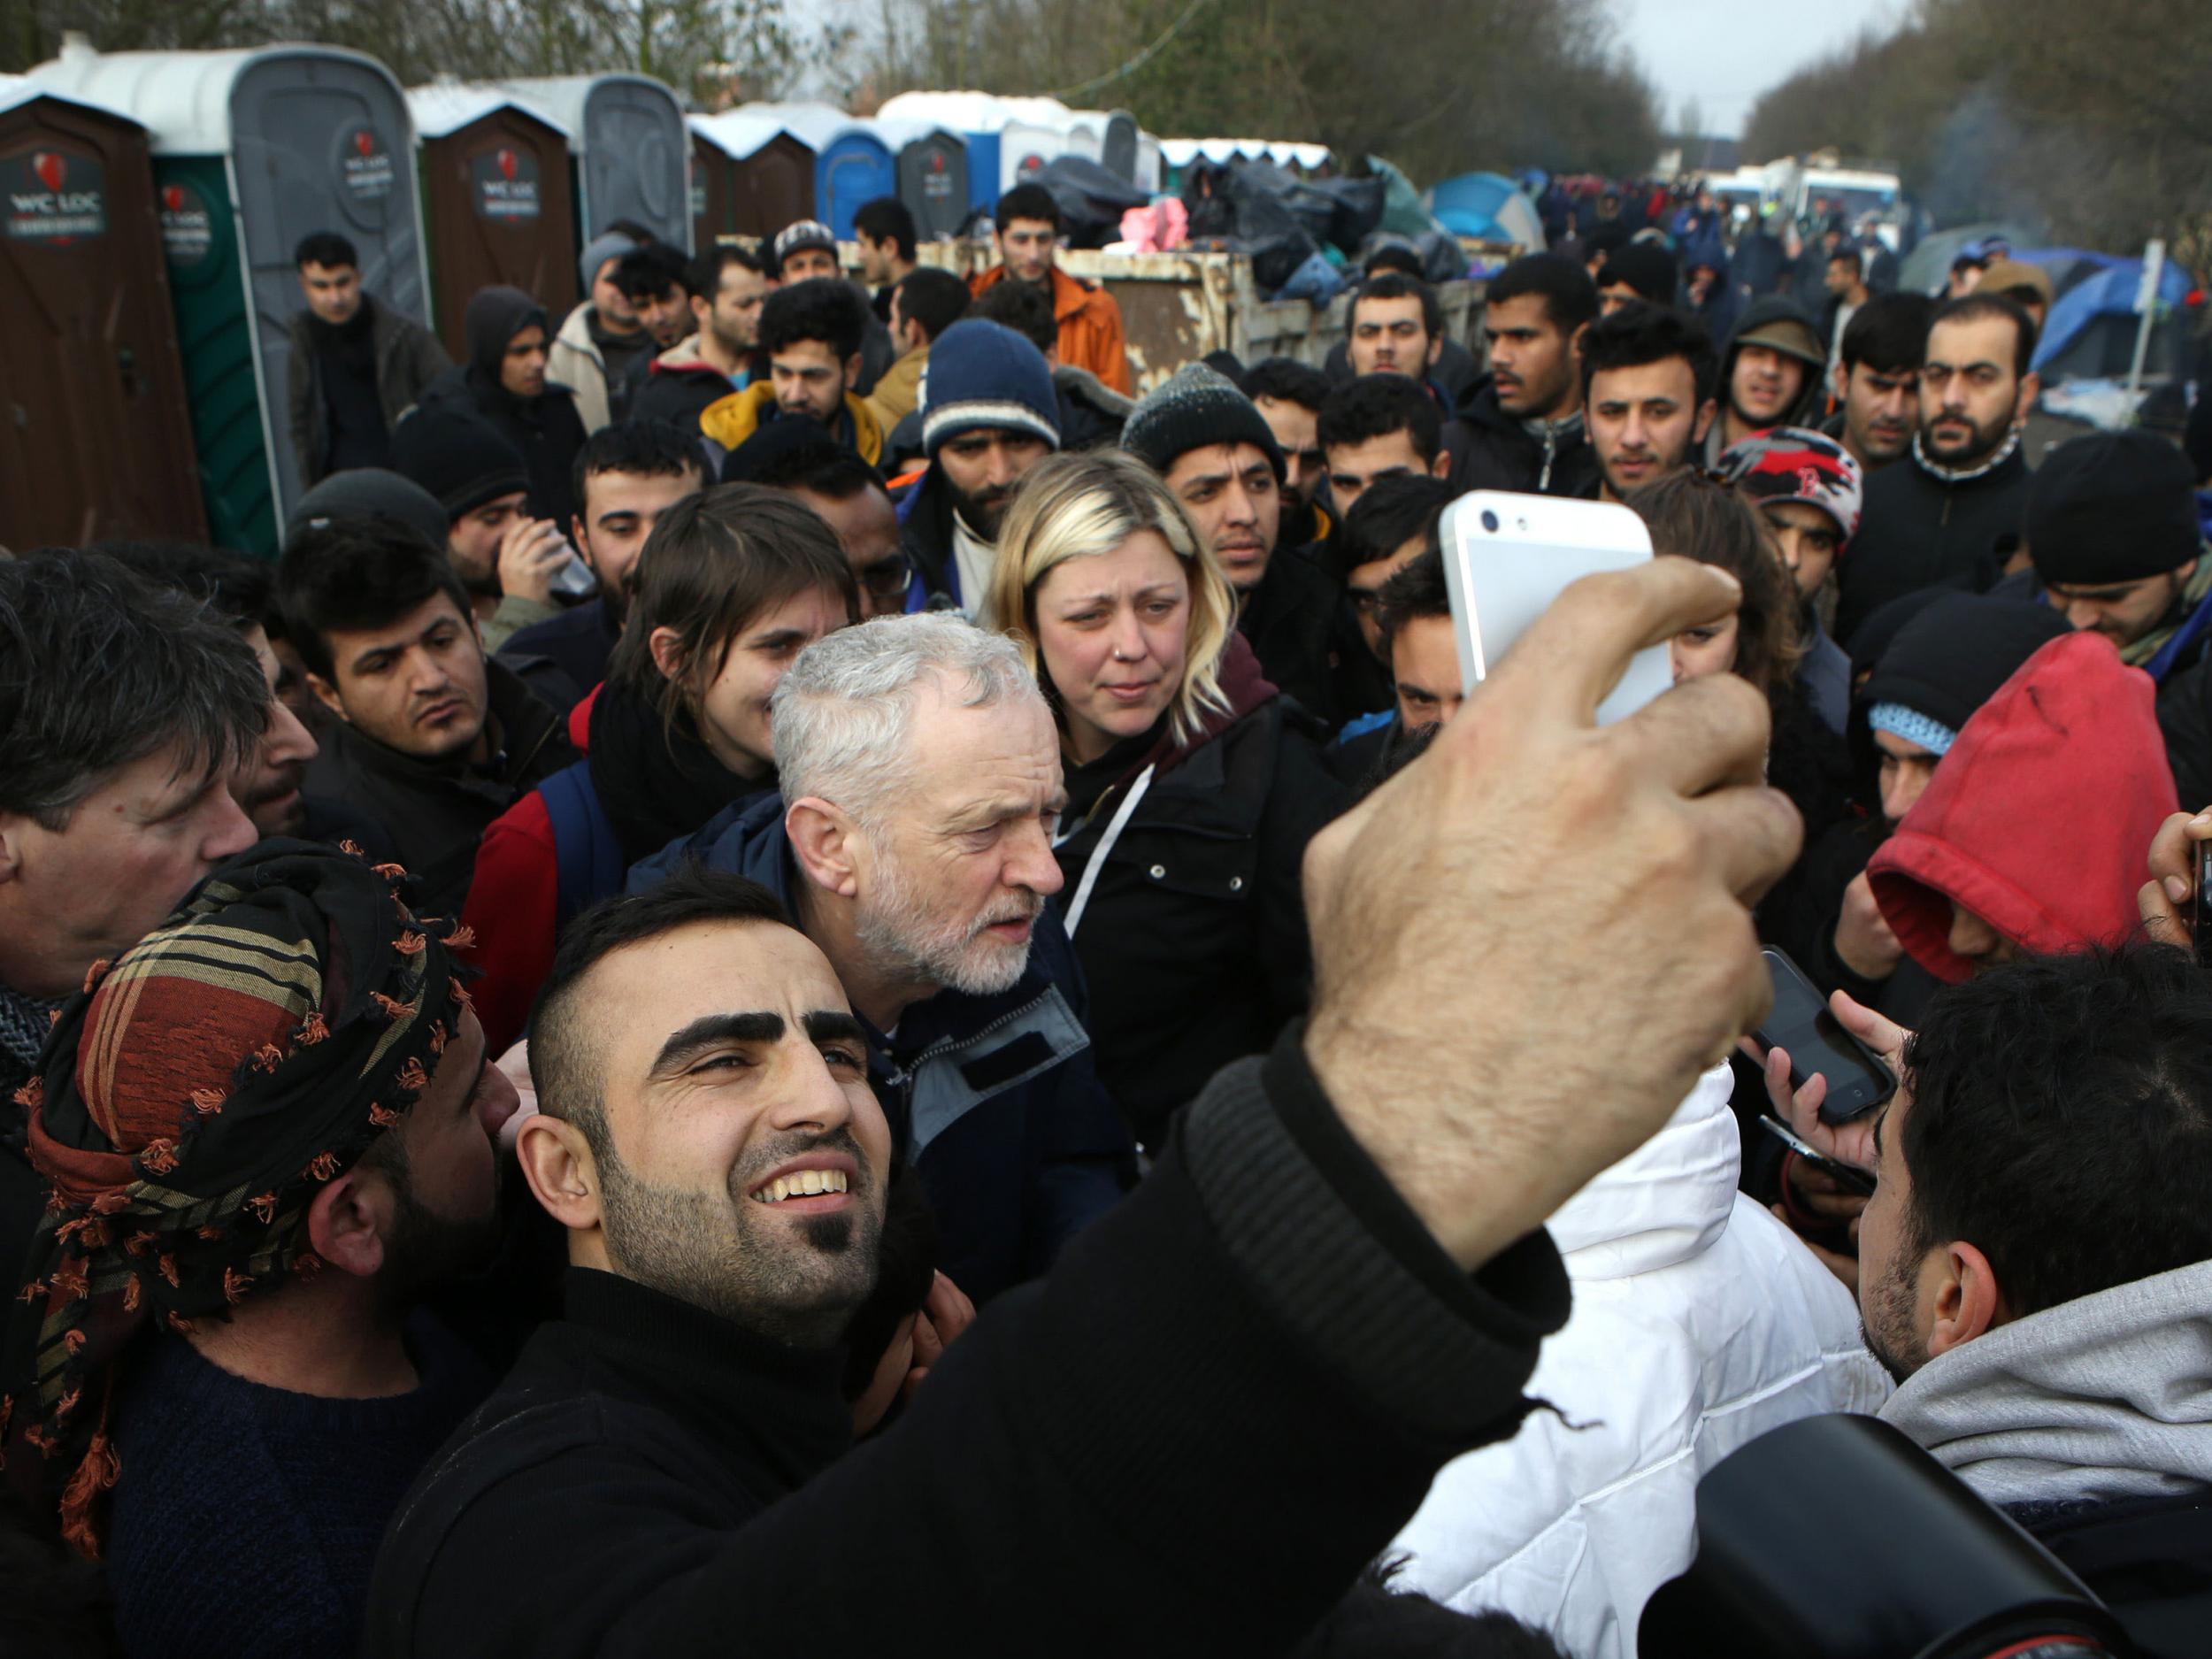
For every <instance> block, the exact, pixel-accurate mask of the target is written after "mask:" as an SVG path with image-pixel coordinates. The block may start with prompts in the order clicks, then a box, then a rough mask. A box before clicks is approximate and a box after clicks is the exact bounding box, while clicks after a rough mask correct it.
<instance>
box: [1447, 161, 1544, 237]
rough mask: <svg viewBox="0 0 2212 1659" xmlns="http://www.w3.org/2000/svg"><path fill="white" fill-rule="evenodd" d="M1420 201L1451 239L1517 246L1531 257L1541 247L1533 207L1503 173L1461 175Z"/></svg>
mask: <svg viewBox="0 0 2212 1659" xmlns="http://www.w3.org/2000/svg"><path fill="white" fill-rule="evenodd" d="M1423 199H1424V200H1425V202H1426V203H1427V204H1428V207H1429V210H1430V211H1432V212H1433V213H1434V214H1435V215H1436V217H1437V218H1438V219H1440V221H1442V223H1443V226H1444V228H1445V229H1447V230H1448V231H1450V232H1451V233H1452V234H1453V235H1455V236H1472V237H1475V238H1476V239H1478V240H1479V241H1482V242H1518V243H1519V244H1520V245H1521V246H1522V247H1524V248H1525V249H1527V250H1529V251H1531V252H1532V253H1534V252H1540V251H1541V250H1542V249H1543V247H1544V227H1543V225H1542V224H1541V222H1540V221H1539V220H1538V219H1537V217H1536V205H1535V204H1534V203H1532V202H1531V201H1530V200H1529V199H1528V196H1526V194H1525V193H1524V192H1523V190H1522V189H1521V187H1520V186H1519V185H1517V184H1516V183H1515V182H1514V181H1513V180H1510V179H1509V178H1507V177H1506V176H1505V175H1504V174H1503V173H1461V174H1460V175H1459V176H1458V177H1457V178H1455V179H1447V180H1444V182H1443V183H1441V184H1440V185H1437V186H1436V187H1434V188H1432V189H1431V190H1430V191H1429V192H1428V194H1427V196H1425V197H1424V198H1423Z"/></svg>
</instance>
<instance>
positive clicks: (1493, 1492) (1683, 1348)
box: [1392, 1065, 1890, 1659]
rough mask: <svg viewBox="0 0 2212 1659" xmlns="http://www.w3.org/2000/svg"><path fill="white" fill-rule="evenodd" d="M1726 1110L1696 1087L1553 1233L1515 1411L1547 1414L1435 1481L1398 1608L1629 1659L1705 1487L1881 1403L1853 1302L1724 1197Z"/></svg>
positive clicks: (1770, 1228)
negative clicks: (1562, 1312) (1788, 1427)
mask: <svg viewBox="0 0 2212 1659" xmlns="http://www.w3.org/2000/svg"><path fill="white" fill-rule="evenodd" d="M1728 1094H1729V1072H1728V1068H1727V1067H1726V1066H1725V1065H1722V1066H1717V1067H1716V1068H1715V1069H1714V1070H1712V1071H1709V1072H1707V1073H1706V1074H1705V1075H1704V1077H1702V1078H1701V1079H1699V1081H1698V1085H1697V1087H1696V1088H1695V1089H1694V1090H1693V1091H1692V1093H1691V1094H1690V1098H1689V1099H1688V1100H1686V1101H1685V1102H1683V1103H1682V1106H1681V1108H1680V1109H1679V1110H1678V1111H1677V1112H1676V1113H1675V1115H1674V1117H1673V1118H1671V1119H1670V1120H1669V1122H1668V1124H1667V1126H1666V1127H1665V1128H1664V1129H1663V1130H1661V1131H1660V1132H1659V1133H1658V1134H1656V1135H1655V1136H1654V1137H1653V1138H1652V1139H1651V1140H1650V1141H1647V1143H1646V1144H1645V1145H1643V1146H1642V1147H1640V1148H1638V1149H1637V1150H1636V1151H1634V1152H1633V1153H1632V1154H1630V1155H1629V1156H1627V1157H1626V1158H1624V1159H1623V1160H1622V1161H1621V1162H1620V1163H1618V1164H1615V1165H1614V1166H1613V1167H1612V1168H1611V1169H1609V1170H1607V1171H1605V1172H1604V1173H1603V1174H1601V1175H1600V1176H1598V1178H1597V1179H1595V1180H1594V1181H1592V1182H1591V1183H1590V1184H1589V1186H1587V1187H1584V1188H1583V1189H1582V1191H1580V1192H1579V1193H1577V1194H1575V1195H1574V1197H1572V1198H1571V1199H1570V1200H1568V1202H1566V1203H1565V1204H1564V1205H1563V1206H1562V1207H1561V1209H1560V1210H1559V1213H1558V1214H1556V1215H1555V1216H1554V1217H1552V1218H1551V1221H1550V1223H1549V1224H1548V1226H1549V1230H1550V1233H1551V1235H1552V1239H1553V1240H1554V1241H1555V1243H1556V1244H1557V1245H1558V1247H1559V1251H1560V1254H1561V1255H1562V1256H1563V1257H1564V1258H1565V1260H1566V1264H1567V1274H1568V1277H1569V1278H1570V1279H1571V1280H1572V1281H1573V1285H1574V1311H1573V1313H1572V1315H1571V1317H1569V1319H1568V1321H1567V1325H1566V1328H1565V1329H1564V1330H1563V1331H1562V1332H1560V1333H1559V1334H1558V1335H1556V1336H1555V1337H1553V1338H1552V1339H1551V1340H1549V1341H1548V1342H1547V1343H1545V1344H1544V1351H1543V1356H1542V1357H1541V1358H1540V1360H1539V1361H1538V1362H1537V1365H1536V1374H1535V1376H1534V1377H1533V1378H1532V1379H1530V1382H1529V1385H1528V1394H1529V1396H1530V1397H1531V1398H1532V1399H1536V1400H1543V1401H1548V1402H1550V1403H1551V1404H1552V1405H1553V1406H1555V1407H1556V1408H1557V1411H1556V1414H1554V1413H1553V1412H1548V1411H1535V1412H1532V1413H1531V1414H1530V1415H1529V1417H1527V1418H1526V1420H1525V1421H1524V1423H1523V1424H1522V1425H1521V1432H1520V1433H1519V1434H1518V1435H1517V1436H1516V1437H1515V1438H1514V1439H1513V1440H1509V1441H1507V1442H1505V1443H1504V1444H1502V1445H1497V1446H1491V1447H1486V1448H1484V1449H1482V1450H1481V1451H1479V1452H1472V1453H1470V1454H1468V1455H1466V1456H1464V1457H1461V1458H1458V1459H1455V1461H1454V1462H1452V1463H1449V1464H1448V1465H1447V1466H1446V1467H1445V1468H1444V1470H1443V1471H1441V1472H1440V1474H1439V1475H1438V1476H1437V1478H1436V1484H1435V1485H1434V1486H1432V1487H1431V1488H1430V1491H1429V1495H1428V1498H1427V1500H1426V1501H1425V1502H1424V1503H1423V1504H1422V1506H1421V1509H1420V1511H1419V1513H1417V1515H1415V1517H1413V1519H1412V1520H1411V1521H1410V1522H1409V1523H1408V1524H1407V1525H1406V1529H1405V1531H1404V1532H1402V1533H1401V1534H1400V1535H1399V1538H1398V1540H1397V1542H1396V1543H1395V1544H1394V1545H1393V1546H1392V1548H1393V1549H1394V1550H1398V1551H1410V1552H1411V1555H1412V1560H1411V1562H1410V1563H1409V1565H1408V1567H1407V1570H1406V1575H1405V1577H1404V1578H1402V1580H1401V1581H1400V1582H1401V1584H1402V1586H1403V1587H1405V1588H1408V1589H1418V1590H1422V1591H1425V1592H1426V1593H1427V1594H1430V1595H1432V1596H1433V1597H1435V1598H1436V1599H1437V1600H1438V1601H1443V1602H1445V1603H1447V1604H1448V1605H1449V1606H1452V1607H1455V1608H1457V1609H1461V1610H1462V1611H1464V1612H1475V1611H1479V1610H1480V1609H1486V1608H1502V1609H1505V1610H1506V1611H1508V1612H1510V1613H1512V1614H1514V1615H1516V1616H1517V1617H1520V1618H1522V1619H1524V1620H1526V1621H1527V1622H1529V1623H1531V1624H1537V1625H1540V1626H1541V1627H1542V1628H1544V1629H1546V1630H1548V1631H1549V1632H1551V1633H1552V1635H1553V1637H1554V1639H1555V1640H1556V1641H1557V1642H1558V1643H1559V1645H1560V1646H1561V1647H1563V1648H1564V1649H1565V1650H1566V1651H1567V1652H1569V1653H1571V1654H1574V1655H1578V1659H1634V1655H1635V1652H1636V1624H1637V1621H1638V1619H1640V1617H1642V1616H1643V1609H1644V1603H1645V1601H1647V1600H1648V1599H1649V1598H1650V1596H1651V1593H1652V1592H1653V1591H1654V1590H1655V1589H1657V1588H1658V1587H1659V1586H1661V1585H1662V1584H1663V1583H1665V1582H1666V1581H1667V1580H1668V1579H1669V1578H1673V1577H1674V1576H1675V1575H1676V1574H1677V1573H1678V1572H1680V1571H1682V1569H1683V1568H1684V1567H1686V1566H1687V1565H1688V1564H1689V1561H1690V1557H1691V1556H1692V1555H1693V1554H1694V1552H1695V1545H1696V1519H1697V1514H1696V1489H1697V1481H1698V1477H1699V1476H1701V1475H1702V1474H1703V1473H1704V1472H1705V1471H1707V1470H1708V1469H1710V1468H1711V1467H1712V1466H1713V1465H1714V1464H1715V1463H1718V1462H1719V1461H1720V1460H1721V1459H1722V1458H1723V1457H1725V1456H1726V1455H1728V1454H1729V1453H1730V1452H1732V1451H1733V1450H1735V1449H1736V1448H1738V1447H1739V1446H1741V1445H1743V1444H1744V1443H1745V1442H1746V1441H1747V1440H1755V1439H1756V1438H1757V1437H1758V1436H1759V1435H1761V1434H1763V1433H1764V1432H1766V1431H1767V1430H1769V1429H1770V1428H1773V1427H1775V1426H1777V1425H1780V1424H1783V1423H1787V1422H1791V1421H1793V1420H1794V1419H1796V1418H1798V1417H1810V1416H1813V1415H1814V1414H1816V1413H1818V1412H1827V1411H1873V1410H1875V1409H1878V1407H1879V1406H1880V1405H1881V1403H1882V1402H1883V1401H1884V1400H1885V1399H1886V1398H1887V1397H1888V1394H1889V1391H1890V1383H1889V1378H1888V1376H1887V1374H1886V1372H1884V1371H1883V1370H1882V1368H1881V1366H1880V1365H1879V1364H1878V1363H1876V1362H1875V1360H1874V1358H1873V1357H1872V1356H1870V1354H1868V1353H1867V1351H1866V1349H1865V1347H1864V1345H1863V1343H1862V1341H1861V1340H1860V1336H1859V1319H1858V1310H1856V1309H1855V1307H1854V1306H1853V1305H1852V1301H1851V1297H1850V1295H1849V1294H1848V1293H1847V1291H1845V1289H1844V1288H1843V1286H1841V1285H1839V1284H1838V1283H1837V1282H1836V1280H1835V1279H1833V1278H1832V1276H1831V1275H1830V1274H1829V1272H1828V1271H1827V1269H1825V1268H1824V1267H1823V1266H1821V1264H1820V1263H1819V1262H1817V1261H1816V1260H1815V1259H1814V1257H1813V1256H1812V1254H1811V1252H1810V1251H1809V1250H1807V1249H1806V1248H1804V1246H1803V1245H1801V1243H1799V1242H1798V1240H1797V1239H1796V1238H1795V1237H1794V1236H1793V1235H1792V1233H1790V1231H1789V1230H1788V1229H1787V1228H1786V1227H1785V1226H1783V1225H1782V1224H1781V1223H1780V1222H1778V1221H1777V1220H1776V1219H1775V1218H1774V1217H1772V1216H1770V1215H1769V1214H1768V1213H1767V1212H1766V1211H1765V1210H1762V1209H1761V1208H1760V1207H1759V1206H1758V1205H1757V1204H1755V1203H1754V1202H1752V1201H1751V1200H1750V1199H1748V1198H1746V1197H1744V1196H1742V1195H1741V1194H1739V1193H1738V1192H1737V1191H1736V1177H1737V1171H1738V1166H1739V1163H1740V1150H1739V1145H1738V1141H1737V1128H1736V1119H1735V1117H1734V1115H1733V1114H1732V1112H1731V1111H1730V1110H1729V1106H1728ZM1570 1425H1578V1426H1572V1427H1571V1426H1570Z"/></svg>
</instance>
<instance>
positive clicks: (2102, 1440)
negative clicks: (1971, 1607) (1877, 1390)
mask: <svg viewBox="0 0 2212 1659" xmlns="http://www.w3.org/2000/svg"><path fill="white" fill-rule="evenodd" d="M1881 1415H1882V1417H1884V1418H1885V1419H1886V1421H1888V1422H1890V1423H1893V1424H1895V1425H1897V1426H1898V1427H1899V1428H1901V1429H1902V1430H1903V1431H1904V1432H1906V1433H1907V1434H1909V1435H1910V1436H1912V1438H1913V1440H1914V1442H1915V1443H1916V1444H1917V1445H1919V1446H1921V1447H1922V1448H1924V1449H1926V1450H1927V1451H1928V1452H1930V1453H1931V1454H1932V1455H1934V1457H1935V1459H1936V1461H1937V1462H1939V1463H1941V1464H1942V1465H1943V1466H1944V1467H1945V1468H1946V1469H1948V1470H1950V1471H1952V1472H1953V1473H1955V1474H1956V1475H1957V1476H1958V1477H1959V1478H1960V1479H1962V1480H1964V1481H1965V1482H1966V1484H1967V1485H1968V1486H1971V1487H1973V1488H1974V1490H1975V1492H1976V1493H1977V1494H1979V1495H1980V1496H1982V1497H1984V1498H1986V1499H1987V1500H1988V1501H1989V1502H1992V1503H1994V1504H1998V1505H2000V1506H2001V1507H2004V1508H2008V1509H2016V1508H2026V1507H2029V1506H2035V1507H2037V1508H2041V1507H2044V1506H2050V1505H2058V1504H2071V1503H2081V1502H2096V1503H2112V1502H2121V1501H2124V1500H2128V1499H2134V1498H2158V1497H2169V1496H2173V1495H2176V1494H2182V1493H2186V1492H2192V1491H2203V1490H2205V1489H2206V1488H2208V1487H2212V1262H2199V1263H2195V1264H2193V1265H2192V1266H2189V1267H2182V1268H2177V1269H2175V1270H2174V1271H2172V1272H2170V1273H2158V1274H2154V1276H2153V1277H2151V1278H2149V1279H2136V1280H2134V1281H2132V1282H2131V1283H2129V1284H2125V1285H2116V1286H2113V1287H2112V1288H2111V1289H2110V1290H2101V1291H2099V1292H2097V1293H2096V1294H2094V1295H2090V1296H2078V1297H2076V1298H2075V1299H2074V1300H2073V1301H2072V1302H2061V1303H2060V1304H2059V1305H2058V1306H2057V1307H2055V1308H2046V1309H2044V1310H2042V1311H2041V1312H2039V1313H2032V1314H2030V1315H2029V1316H2028V1317H2026V1318H2024V1319H2015V1320H2013V1321H2012V1322H2011V1323H2010V1324H2008V1325H1999V1326H1998V1327H1997V1328H1996V1329H1994V1330H1993V1331H1990V1332H1987V1333H1985V1334H1983V1335H1981V1336H1978V1337H1976V1338H1975V1339H1974V1340H1972V1341H1971V1342H1968V1343H1964V1344H1962V1346H1960V1347H1958V1348H1953V1349H1951V1350H1950V1351H1949V1352H1947V1353H1945V1354H1939V1355H1938V1356H1936V1357H1935V1358H1933V1359H1932V1360H1930V1361H1929V1362H1928V1363H1926V1364H1925V1365H1924V1366H1922V1367H1921V1368H1920V1369H1919V1370H1918V1371H1915V1372H1914V1373H1913V1374H1912V1375H1911V1376H1910V1377H1909V1378H1907V1379H1906V1380H1905V1382H1904V1384H1903V1386H1901V1387H1900V1388H1899V1389H1898V1390H1897V1393H1896V1394H1895V1395H1894V1396H1893V1398H1892V1399H1891V1401H1890V1402H1889V1403H1888V1404H1887V1405H1886V1406H1884V1407H1883V1408H1882V1411H1881Z"/></svg>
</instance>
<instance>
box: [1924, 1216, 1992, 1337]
mask: <svg viewBox="0 0 2212 1659" xmlns="http://www.w3.org/2000/svg"><path fill="white" fill-rule="evenodd" d="M1936 1262H1937V1265H1936V1269H1935V1280H1936V1282H1935V1285H1934V1286H1933V1290H1934V1296H1935V1307H1934V1313H1935V1319H1934V1323H1933V1324H1932V1325H1930V1326H1929V1329H1928V1357H1929V1358H1931V1359H1933V1358H1934V1357H1935V1356H1937V1355H1939V1354H1944V1353H1948V1352H1949V1351H1950V1350H1951V1349H1952V1348H1956V1347H1958V1346H1959V1345H1960V1344H1961V1343H1962V1342H1971V1341H1972V1340H1974V1339H1975V1338H1976V1337H1978V1336H1980V1335H1982V1334H1984V1333H1986V1332H1987V1331H1989V1330H1990V1329H1992V1328H1993V1327H1994V1326H1996V1325H2002V1324H2004V1322H2005V1321H2006V1320H2007V1319H2008V1317H2011V1316H2010V1315H2009V1314H2008V1313H2007V1312H2006V1310H2005V1299H2004V1293H2003V1292H2002V1291H2001V1290H2000V1289H1999V1288H1998V1285H1997V1275H1996V1274H1995V1273H1993V1272H1992V1271H1990V1266H1989V1258H1988V1257H1987V1256H1984V1255H1983V1254H1982V1253H1981V1251H1980V1250H1979V1249H1978V1248H1975V1247H1974V1246H1973V1245H1970V1244H1969V1243H1967V1242H1966V1241H1965V1240H1957V1241H1955V1242H1954V1243H1951V1244H1947V1245H1945V1246H1944V1247H1943V1248H1941V1249H1939V1250H1938V1251H1937V1252H1936ZM1924 1271H1925V1270H1924Z"/></svg>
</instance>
